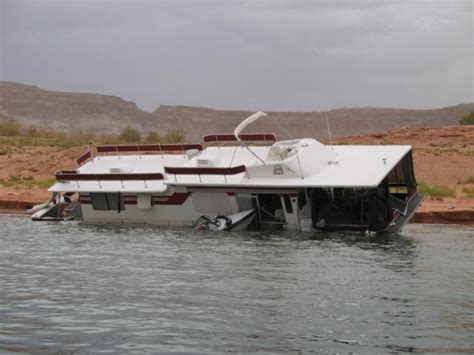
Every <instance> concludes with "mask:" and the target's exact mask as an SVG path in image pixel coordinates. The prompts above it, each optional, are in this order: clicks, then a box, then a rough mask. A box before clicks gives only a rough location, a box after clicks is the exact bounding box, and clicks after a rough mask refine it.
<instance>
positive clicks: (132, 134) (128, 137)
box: [119, 127, 142, 143]
mask: <svg viewBox="0 0 474 355" xmlns="http://www.w3.org/2000/svg"><path fill="white" fill-rule="evenodd" d="M119 139H120V140H121V141H122V142H126V143H139V142H140V141H141V140H142V136H141V134H140V132H139V131H138V130H136V129H135V128H132V127H126V128H124V129H123V131H122V132H121V133H120V136H119Z"/></svg>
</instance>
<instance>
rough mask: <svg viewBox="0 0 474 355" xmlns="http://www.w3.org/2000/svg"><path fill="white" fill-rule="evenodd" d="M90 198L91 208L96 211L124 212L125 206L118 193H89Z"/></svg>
mask: <svg viewBox="0 0 474 355" xmlns="http://www.w3.org/2000/svg"><path fill="white" fill-rule="evenodd" d="M90 196H91V201H92V208H93V209H94V210H96V211H110V210H112V211H123V210H125V204H124V203H123V198H122V195H121V194H120V193H91V194H90ZM119 206H120V208H119Z"/></svg>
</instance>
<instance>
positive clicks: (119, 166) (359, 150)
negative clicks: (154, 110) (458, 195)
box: [49, 145, 411, 193]
mask: <svg viewBox="0 0 474 355" xmlns="http://www.w3.org/2000/svg"><path fill="white" fill-rule="evenodd" d="M269 149H270V148H269V147H252V150H253V152H254V153H255V154H257V155H258V156H259V157H262V158H265V157H266V156H267V154H268V150H269ZM305 149H309V148H305ZM324 149H326V151H327V149H329V148H328V147H324ZM332 149H333V151H334V153H335V154H333V156H335V158H333V159H330V160H329V161H327V164H326V163H324V165H323V166H322V170H320V171H319V170H318V172H317V173H316V174H314V175H311V176H305V177H304V179H302V178H301V176H300V175H298V176H292V177H288V175H281V176H276V175H274V174H269V175H268V176H264V177H255V176H254V177H252V175H250V176H249V174H248V173H239V174H236V175H226V176H224V175H199V174H193V175H176V176H174V175H173V174H168V175H167V176H166V175H165V173H164V167H165V166H168V167H197V166H199V164H201V163H202V162H203V160H204V161H208V162H210V163H212V164H213V165H212V166H213V167H221V168H225V167H231V166H239V165H245V166H246V167H247V168H249V167H256V166H258V165H262V163H261V162H260V161H259V160H258V159H257V158H256V157H254V156H253V155H252V154H251V153H250V152H249V151H247V150H246V149H245V148H243V147H208V148H206V149H205V150H203V152H202V153H201V154H200V155H197V156H194V157H192V158H188V157H187V156H186V155H185V154H179V155H177V154H172V155H141V156H140V155H122V156H99V157H95V158H94V159H93V160H92V161H89V162H87V163H86V164H84V165H83V166H81V167H80V168H79V169H78V171H79V173H80V174H109V173H111V171H121V173H126V174H128V173H133V174H138V173H140V174H142V173H163V174H164V175H165V179H164V180H123V181H120V180H119V181H117V180H116V181H109V180H102V181H100V182H99V181H94V180H92V181H69V182H58V183H56V184H55V185H53V186H52V187H51V188H50V189H49V190H50V191H52V192H53V191H55V192H117V191H121V192H130V193H163V192H165V191H166V190H167V188H168V186H169V185H174V186H193V187H195V186H202V187H204V186H209V187H211V186H213V187H230V186H232V187H284V188H289V187H292V188H297V187H376V186H378V185H379V184H380V182H381V181H382V180H383V179H384V177H385V176H386V175H387V174H388V173H389V172H390V171H391V170H392V169H393V168H394V167H395V165H396V164H397V163H398V162H399V161H400V160H401V159H402V158H403V157H404V156H405V155H406V154H407V153H408V152H409V151H410V150H411V146H408V145H398V146H389V145H383V146H360V145H357V146H353V145H352V146H350V145H341V146H333V147H332ZM331 154H332V153H331ZM315 155H317V151H316V153H315V154H313V155H310V157H311V156H315ZM306 156H308V155H306ZM199 159H201V160H200V161H199ZM316 160H317V159H316V157H315V159H314V161H313V159H312V158H307V159H305V160H304V161H300V162H299V163H300V164H301V165H305V166H310V165H311V164H314V163H315V161H316ZM268 163H274V162H268ZM319 164H321V162H319ZM282 165H284V162H282ZM111 169H112V170H111ZM293 170H296V169H293ZM270 171H271V170H270ZM295 173H296V174H297V173H298V172H297V171H296V172H295Z"/></svg>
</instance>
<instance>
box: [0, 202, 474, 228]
mask: <svg viewBox="0 0 474 355" xmlns="http://www.w3.org/2000/svg"><path fill="white" fill-rule="evenodd" d="M39 203H41V201H21V200H0V215H15V216H22V217H23V216H25V217H27V216H29V214H28V213H26V210H27V209H28V208H30V207H31V206H33V205H36V204H39ZM409 223H419V224H450V225H462V226H474V210H466V209H460V210H438V209H430V208H426V207H425V208H423V210H422V211H418V212H416V213H415V215H414V216H413V218H412V220H411V221H410V222H409Z"/></svg>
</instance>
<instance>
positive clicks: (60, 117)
mask: <svg viewBox="0 0 474 355" xmlns="http://www.w3.org/2000/svg"><path fill="white" fill-rule="evenodd" d="M262 109H263V108H262ZM471 111H474V103H468V104H460V105H457V106H452V107H446V108H441V109H430V110H407V109H390V108H343V109H336V110H331V111H329V112H328V116H329V121H330V125H331V131H332V135H333V137H340V136H346V135H354V134H362V133H377V132H384V131H386V130H388V129H394V128H399V127H404V126H408V127H410V126H415V127H440V126H448V125H456V124H457V123H458V122H459V120H460V119H461V117H463V116H464V115H466V114H468V113H469V112H471ZM268 113H269V117H267V118H264V119H262V120H261V121H259V122H257V123H255V124H254V125H253V126H252V127H251V128H249V130H251V131H272V132H276V133H277V134H278V135H279V137H280V138H289V137H301V136H305V137H309V136H312V137H315V138H319V139H321V138H327V128H326V121H325V113H324V112H268ZM249 114H250V112H249V111H226V110H213V109H208V108H200V107H190V106H165V105H161V106H160V107H159V108H158V109H157V110H156V111H154V112H146V111H143V110H140V109H139V108H138V107H137V105H136V104H135V103H133V102H129V101H125V100H123V99H121V98H119V97H115V96H107V95H98V94H82V93H66V92H54V91H47V90H43V89H40V88H38V87H36V86H31V85H23V84H18V83H12V82H0V120H7V119H15V120H17V121H18V122H19V123H21V124H22V125H24V126H30V125H34V126H40V127H48V128H51V129H54V130H58V131H71V130H77V129H88V128H93V129H95V130H97V131H98V132H113V133H117V132H118V131H120V130H122V129H123V128H124V127H126V126H133V127H136V128H138V129H139V130H141V131H142V132H147V131H149V130H156V131H158V132H160V133H166V132H169V131H172V130H184V133H185V134H186V138H187V139H188V140H190V141H200V139H201V137H202V136H203V135H204V134H206V133H225V132H231V131H232V130H233V128H234V127H235V126H236V125H237V124H238V123H239V122H240V121H241V120H242V119H243V118H245V117H246V116H248V115H249Z"/></svg>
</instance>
